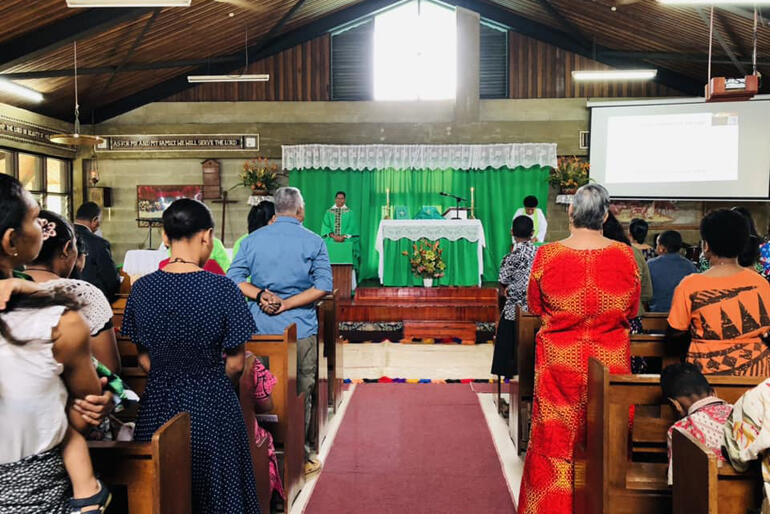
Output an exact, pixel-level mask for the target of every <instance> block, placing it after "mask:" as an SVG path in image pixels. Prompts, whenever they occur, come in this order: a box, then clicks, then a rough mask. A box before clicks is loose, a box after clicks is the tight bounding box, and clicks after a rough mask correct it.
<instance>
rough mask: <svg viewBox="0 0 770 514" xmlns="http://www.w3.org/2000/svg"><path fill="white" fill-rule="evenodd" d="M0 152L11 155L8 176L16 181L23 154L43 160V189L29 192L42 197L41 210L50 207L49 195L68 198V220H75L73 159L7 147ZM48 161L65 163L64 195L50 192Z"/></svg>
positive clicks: (41, 165)
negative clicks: (53, 160)
mask: <svg viewBox="0 0 770 514" xmlns="http://www.w3.org/2000/svg"><path fill="white" fill-rule="evenodd" d="M0 151H2V152H6V153H8V154H10V155H11V159H10V164H11V166H10V172H11V173H6V174H7V175H10V176H12V177H14V178H15V179H17V180H18V179H19V156H20V155H21V154H25V155H31V156H33V157H35V158H38V159H40V160H41V163H40V167H41V169H40V173H41V175H42V177H41V181H40V184H41V187H40V189H34V190H32V189H29V190H28V191H29V192H30V193H31V194H32V195H33V196H35V197H37V196H40V197H41V199H42V203H43V205H41V208H47V207H48V195H51V196H60V197H66V198H67V203H68V205H69V212H68V213H67V218H68V219H69V220H72V219H74V218H73V216H74V215H75V213H74V209H75V206H74V204H73V200H74V191H73V185H74V184H73V179H74V177H73V176H72V175H73V163H72V159H65V158H62V157H57V156H55V155H48V154H44V153H40V152H34V151H28V150H19V149H16V148H9V147H5V146H0ZM48 159H55V160H57V161H60V162H62V163H64V176H65V178H66V181H67V184H66V187H65V188H64V192H63V193H59V192H52V191H48Z"/></svg>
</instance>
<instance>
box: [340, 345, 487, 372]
mask: <svg viewBox="0 0 770 514" xmlns="http://www.w3.org/2000/svg"><path fill="white" fill-rule="evenodd" d="M493 351H494V345H491V344H477V345H459V344H399V343H389V342H384V343H353V344H346V345H344V346H343V352H344V353H343V359H344V360H343V363H344V368H345V375H344V376H345V378H350V379H363V378H375V379H376V378H380V377H390V378H415V379H419V378H429V379H447V378H449V379H462V378H474V379H478V378H482V379H485V378H493V376H492V375H491V374H490V368H491V366H492V352H493Z"/></svg>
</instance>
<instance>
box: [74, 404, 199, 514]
mask: <svg viewBox="0 0 770 514" xmlns="http://www.w3.org/2000/svg"><path fill="white" fill-rule="evenodd" d="M88 448H89V451H90V453H91V460H92V461H93V465H94V470H95V471H96V473H97V474H98V475H99V476H100V477H101V478H102V480H104V482H105V483H106V484H107V485H108V487H110V488H111V489H112V490H113V495H114V496H116V497H117V494H116V493H117V489H118V488H119V487H121V486H123V487H125V488H126V493H127V500H128V505H127V508H128V512H130V513H131V514H189V512H190V511H191V509H192V493H191V479H192V475H191V468H190V455H191V450H190V415H189V414H188V413H186V412H181V413H179V414H177V415H176V416H174V417H173V418H171V419H170V420H169V421H168V422H166V423H165V424H164V425H163V426H162V427H160V428H159V429H158V430H157V431H156V432H155V433H154V434H153V436H152V441H150V442H121V441H89V442H88ZM116 499H117V498H116ZM118 508H119V505H115V507H114V508H110V511H111V512H113V511H117V509H118Z"/></svg>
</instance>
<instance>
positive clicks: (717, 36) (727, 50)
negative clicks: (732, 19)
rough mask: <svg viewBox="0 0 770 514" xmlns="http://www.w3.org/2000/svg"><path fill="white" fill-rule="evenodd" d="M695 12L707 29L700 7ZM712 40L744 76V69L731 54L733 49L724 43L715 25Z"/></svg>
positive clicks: (733, 54)
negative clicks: (714, 40) (715, 41)
mask: <svg viewBox="0 0 770 514" xmlns="http://www.w3.org/2000/svg"><path fill="white" fill-rule="evenodd" d="M695 11H696V12H697V13H698V17H699V18H700V19H701V21H703V23H705V24H706V28H708V27H709V26H710V21H709V17H708V15H707V14H706V13H705V12H704V11H703V9H701V8H700V7H698V8H697V9H696V10H695ZM714 39H716V40H717V43H719V46H721V47H722V50H723V51H724V53H726V54H727V57H729V58H730V61H731V62H732V63H733V64H734V65H735V67H736V68H738V71H739V72H740V74H741V75H746V68H744V67H743V64H741V63H740V61H738V57H736V55H735V52H733V49H732V48H730V45H728V44H727V41H725V39H724V38H723V37H722V32H721V31H720V30H719V27H717V26H716V25H714ZM710 44H711V41H709V45H710Z"/></svg>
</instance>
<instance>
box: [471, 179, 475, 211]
mask: <svg viewBox="0 0 770 514" xmlns="http://www.w3.org/2000/svg"><path fill="white" fill-rule="evenodd" d="M475 191H476V188H474V187H471V218H474V217H475V215H476V201H475V197H474V195H473V193H474V192H475Z"/></svg>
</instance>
